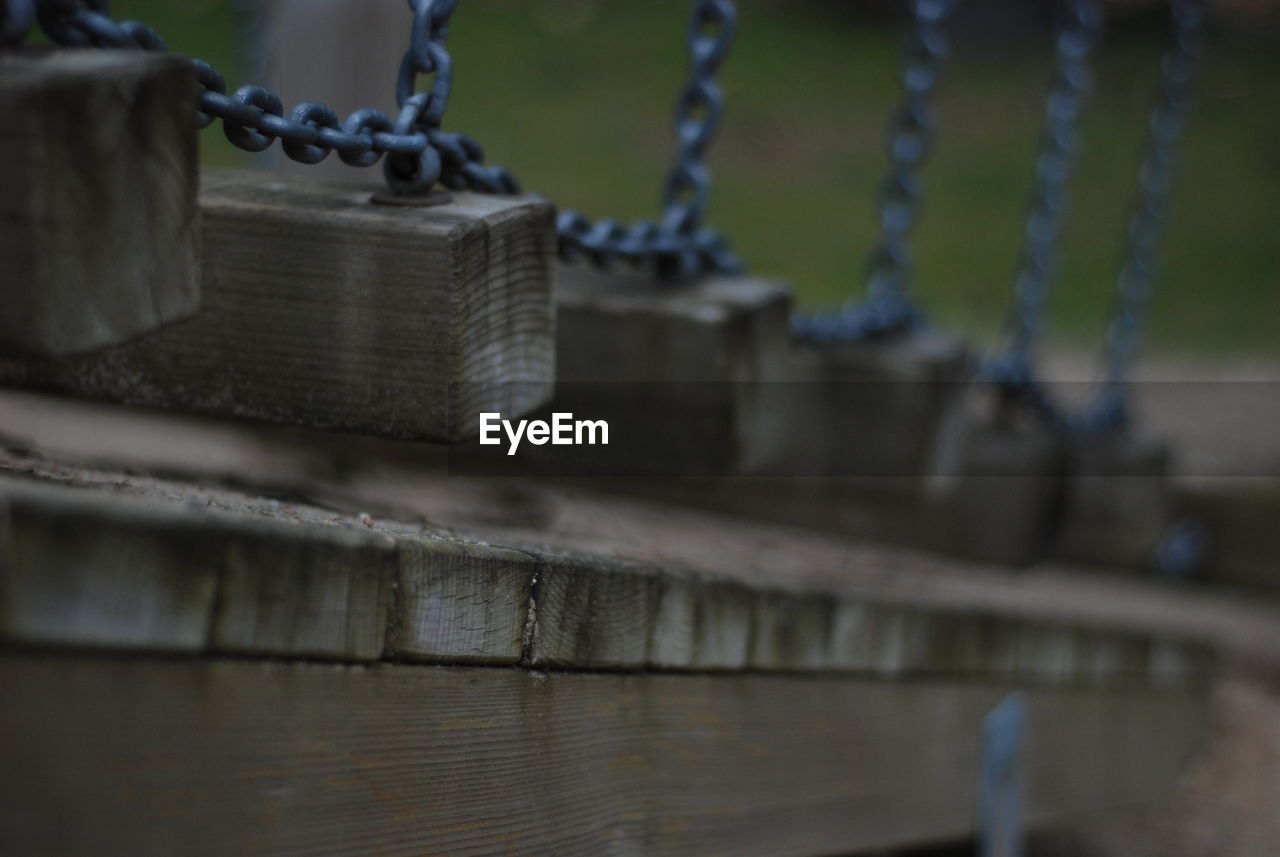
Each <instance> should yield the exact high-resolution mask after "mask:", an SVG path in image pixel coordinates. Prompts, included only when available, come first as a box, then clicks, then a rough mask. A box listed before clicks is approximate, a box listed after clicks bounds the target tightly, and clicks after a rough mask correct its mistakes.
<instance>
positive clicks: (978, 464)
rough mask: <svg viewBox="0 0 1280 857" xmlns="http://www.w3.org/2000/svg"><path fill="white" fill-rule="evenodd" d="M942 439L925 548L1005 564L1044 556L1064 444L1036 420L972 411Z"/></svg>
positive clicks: (1056, 507) (1056, 506) (1056, 509)
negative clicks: (1006, 417) (1014, 418)
mask: <svg viewBox="0 0 1280 857" xmlns="http://www.w3.org/2000/svg"><path fill="white" fill-rule="evenodd" d="M975 395H976V397H977V398H982V397H983V395H984V392H983V391H975ZM969 404H970V405H973V404H974V403H973V402H972V397H971V401H970V403H969ZM983 404H985V403H983ZM947 435H948V436H947V437H945V438H943V439H942V440H941V443H940V452H939V456H938V460H937V463H938V468H937V471H936V472H935V475H934V477H933V479H932V480H931V482H930V496H929V501H928V506H929V512H928V517H929V518H930V519H931V529H932V530H933V531H934V535H933V538H932V540H931V542H930V546H931V547H933V548H935V549H942V550H946V551H948V552H954V553H958V554H960V555H962V556H967V557H971V558H974V559H980V560H985V561H988V562H998V563H1001V564H1004V565H1016V566H1022V565H1029V564H1031V563H1033V562H1035V561H1037V560H1040V559H1043V558H1044V557H1045V555H1046V553H1047V551H1048V549H1049V543H1050V539H1051V534H1052V531H1053V526H1054V522H1055V520H1056V518H1057V516H1058V514H1059V513H1060V508H1059V507H1060V503H1061V493H1062V473H1063V468H1064V466H1065V465H1064V459H1063V456H1064V448H1063V443H1062V441H1061V440H1060V439H1059V438H1058V437H1057V435H1055V434H1054V433H1053V432H1052V431H1050V430H1049V429H1047V428H1044V427H1042V426H1041V425H1039V423H1035V422H1027V423H1020V422H1018V421H1016V420H1012V419H1009V420H1006V419H1005V418H1004V417H1003V415H1001V414H998V413H997V414H991V413H985V412H975V411H974V410H972V409H971V408H969V407H967V408H966V409H965V410H964V411H963V412H962V413H961V415H960V416H958V417H957V419H956V420H955V421H954V422H953V423H952V424H951V425H950V427H949V428H948V432H947Z"/></svg>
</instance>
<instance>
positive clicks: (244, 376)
mask: <svg viewBox="0 0 1280 857" xmlns="http://www.w3.org/2000/svg"><path fill="white" fill-rule="evenodd" d="M200 204H201V210H202V213H203V219H204V254H205V255H204V304H203V306H202V308H201V310H200V313H199V314H198V315H197V316H195V317H194V318H192V319H190V320H188V321H186V322H183V323H181V324H178V325H174V326H172V327H171V328H169V329H166V330H163V331H161V332H159V333H157V334H154V335H152V336H148V337H144V338H142V339H140V340H138V341H136V342H133V343H130V344H128V345H125V346H122V347H119V348H113V349H110V350H108V351H104V352H102V353H98V354H94V355H90V356H86V357H80V358H75V359H68V360H47V361H35V360H28V361H0V380H3V381H6V382H8V383H11V384H20V385H24V386H31V387H39V388H43V389H50V390H55V391H59V392H65V393H73V394H76V395H83V396H90V397H94V398H101V399H107V400H110V401H118V402H124V403H127V404H136V405H147V406H154V407H161V408H170V409H174V410H182V411H193V412H198V413H203V414H210V415H216V416H231V417H241V418H249V419H256V420H267V421H270V422H276V423H287V424H295V425H304V426H312V427H318V428H327V429H340V430H347V431H353V432H363V433H370V434H380V435H389V436H394V437H404V438H414V439H423V438H425V439H431V440H440V441H456V440H459V439H461V438H464V437H467V436H470V435H474V434H475V433H476V432H477V431H478V425H479V414H480V413H481V412H485V411H499V412H502V413H504V414H520V413H524V412H527V411H529V410H531V409H533V408H535V407H537V406H539V405H541V404H543V403H544V402H545V401H546V400H547V399H548V398H549V396H550V393H551V388H552V384H553V372H554V356H555V355H554V347H555V346H554V329H555V325H554V319H553V317H552V310H551V293H550V290H551V271H550V265H551V259H552V254H553V251H554V246H555V230H554V226H553V223H552V209H551V206H550V205H549V204H548V203H546V202H544V201H541V200H537V199H533V198H524V197H521V198H510V197H491V196H481V195H475V194H454V195H452V197H450V198H448V201H445V202H443V203H442V204H439V205H435V206H425V207H417V206H404V205H381V204H377V203H375V202H372V201H371V193H370V191H369V190H360V189H358V188H353V187H351V186H347V185H325V184H316V183H311V182H306V181H304V180H300V179H288V180H286V179H278V178H277V179H270V180H264V179H263V177H262V176H261V175H255V174H252V173H235V172H209V173H206V174H205V176H204V185H203V188H202V190H201V195H200Z"/></svg>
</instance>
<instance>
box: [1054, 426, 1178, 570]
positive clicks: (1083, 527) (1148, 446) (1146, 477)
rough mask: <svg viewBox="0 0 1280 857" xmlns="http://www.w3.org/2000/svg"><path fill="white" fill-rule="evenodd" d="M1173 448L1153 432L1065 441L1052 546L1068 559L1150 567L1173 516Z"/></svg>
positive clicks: (1119, 565)
mask: <svg viewBox="0 0 1280 857" xmlns="http://www.w3.org/2000/svg"><path fill="white" fill-rule="evenodd" d="M1169 471H1170V450H1169V448H1168V447H1167V446H1166V445H1165V444H1163V443H1160V442H1158V441H1155V440H1152V439H1150V438H1141V437H1138V438H1131V437H1103V438H1094V439H1082V440H1078V441H1075V442H1073V443H1072V444H1070V445H1069V446H1068V447H1067V478H1066V480H1065V486H1064V498H1063V508H1062V518H1061V521H1060V522H1059V524H1058V529H1057V533H1056V534H1055V539H1054V544H1053V552H1054V554H1055V555H1056V556H1060V557H1062V558H1063V559H1066V560H1073V561H1077V562H1088V563H1093V564H1096V565H1105V566H1110V567H1113V568H1127V569H1132V570H1136V571H1149V570H1151V568H1152V563H1153V561H1154V558H1155V553H1156V548H1157V547H1159V545H1160V540H1161V538H1162V537H1163V536H1164V535H1165V534H1166V532H1167V531H1168V528H1169V525H1170V524H1171V523H1172V522H1173V515H1174V510H1173V492H1172V484H1171V482H1170V473H1169Z"/></svg>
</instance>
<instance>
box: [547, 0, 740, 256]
mask: <svg viewBox="0 0 1280 857" xmlns="http://www.w3.org/2000/svg"><path fill="white" fill-rule="evenodd" d="M736 26H737V7H736V5H735V4H734V2H732V0H696V2H695V3H694V7H693V14H692V16H691V17H690V20H689V27H688V36H687V45H688V51H689V56H690V59H691V65H692V69H691V71H690V74H689V79H688V81H687V82H686V83H685V86H684V89H683V90H682V91H681V94H680V101H679V103H678V104H677V106H676V135H677V138H678V140H679V153H678V155H677V157H676V163H675V166H674V167H673V168H672V170H671V172H670V175H669V176H668V178H667V183H666V188H665V191H664V194H663V215H662V220H661V222H660V223H653V222H649V221H640V222H638V223H635V224H633V225H631V226H623V225H622V224H620V223H618V222H616V221H614V220H609V219H601V220H597V221H595V222H592V221H591V220H590V219H588V218H587V217H585V216H584V215H582V214H579V213H578V212H576V211H565V212H562V213H561V214H560V219H559V224H558V225H559V229H560V246H561V255H562V256H564V257H565V258H566V259H569V260H576V259H581V258H584V257H585V258H586V259H588V260H589V261H591V262H592V263H593V264H595V265H597V266H600V267H605V268H609V267H614V266H616V265H618V264H619V263H624V264H626V265H629V266H631V267H635V268H643V269H648V270H650V271H652V272H653V273H655V274H657V275H659V276H662V277H668V278H672V279H682V278H688V277H695V276H700V275H704V274H737V273H740V272H741V271H742V263H741V262H740V261H739V260H738V259H737V257H735V256H734V255H733V253H731V252H730V250H729V247H728V244H727V243H726V242H725V240H724V239H723V238H722V237H721V236H720V235H719V234H718V233H716V232H715V231H713V230H711V229H708V228H706V227H704V226H703V225H702V224H703V221H704V220H705V217H706V212H707V204H708V199H709V196H710V192H711V173H710V171H709V170H708V169H707V166H706V162H705V159H706V154H707V150H708V148H709V147H710V145H711V142H712V141H713V140H714V139H715V136H716V132H717V131H718V130H719V128H720V120H721V118H722V117H723V114H724V94H723V92H722V91H721V89H720V85H719V83H718V82H717V80H716V77H717V75H718V74H719V71H720V67H721V65H722V64H723V63H724V60H725V58H726V57H727V56H728V54H729V49H730V48H731V47H732V45H733V37H734V32H735V30H736Z"/></svg>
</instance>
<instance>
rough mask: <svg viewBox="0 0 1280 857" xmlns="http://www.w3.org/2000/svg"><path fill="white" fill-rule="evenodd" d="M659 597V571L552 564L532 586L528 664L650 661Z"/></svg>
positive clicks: (600, 564)
mask: <svg viewBox="0 0 1280 857" xmlns="http://www.w3.org/2000/svg"><path fill="white" fill-rule="evenodd" d="M661 596H662V591H661V587H660V576H659V574H658V572H657V570H656V569H652V568H643V567H637V566H634V565H624V564H617V563H611V562H607V561H606V562H601V561H598V560H597V561H594V562H592V561H589V560H586V559H585V558H584V559H581V560H574V559H567V558H566V559H560V560H557V561H553V562H550V563H548V564H547V566H546V567H545V568H544V569H543V570H542V571H541V572H540V573H539V576H538V583H537V585H536V586H535V587H534V606H533V620H532V628H533V634H532V638H531V641H530V648H529V656H528V657H529V663H531V664H533V665H535V666H551V667H563V666H575V665H576V666H584V667H643V666H645V665H647V663H648V660H649V650H650V641H651V639H652V636H653V621H652V620H653V614H654V612H655V610H656V609H657V607H658V604H659V599H660V598H661Z"/></svg>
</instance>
